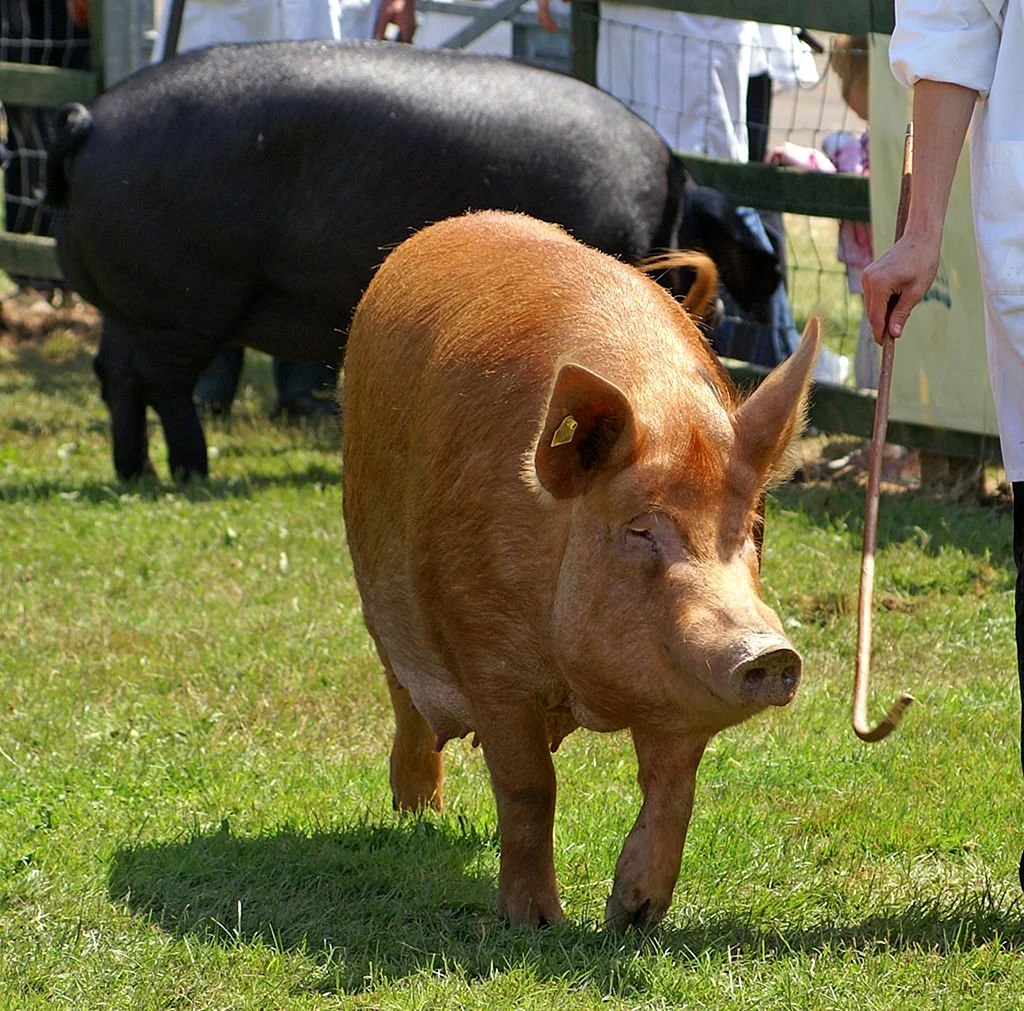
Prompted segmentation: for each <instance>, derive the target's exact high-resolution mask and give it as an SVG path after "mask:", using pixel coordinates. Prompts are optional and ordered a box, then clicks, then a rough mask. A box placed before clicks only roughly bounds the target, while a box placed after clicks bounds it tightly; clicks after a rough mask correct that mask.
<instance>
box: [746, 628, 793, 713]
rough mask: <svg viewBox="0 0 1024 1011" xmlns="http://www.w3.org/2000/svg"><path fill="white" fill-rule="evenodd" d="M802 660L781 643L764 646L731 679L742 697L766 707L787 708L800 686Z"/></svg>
mask: <svg viewBox="0 0 1024 1011" xmlns="http://www.w3.org/2000/svg"><path fill="white" fill-rule="evenodd" d="M802 671H803V660H802V659H801V658H800V654H799V653H797V651H796V650H795V649H793V648H792V647H791V646H789V645H786V644H784V643H782V642H779V643H772V644H769V645H765V646H764V647H763V648H761V649H760V650H758V652H757V653H756V654H755V655H754V656H751V657H749V658H748V659H745V660H743V661H742V662H740V663H738V664H737V665H736V666H735V667H734V668H733V670H732V672H731V674H730V680H731V681H732V682H733V684H734V686H735V690H736V693H737V694H738V695H739V696H740V697H746V698H748V699H749V700H750V701H751V702H753V703H755V704H758V705H763V706H785V705H788V704H789V703H790V702H792V701H793V696H794V695H796V690H797V687H798V685H799V684H800V675H801V673H802Z"/></svg>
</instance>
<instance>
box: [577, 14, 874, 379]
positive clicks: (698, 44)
mask: <svg viewBox="0 0 1024 1011" xmlns="http://www.w3.org/2000/svg"><path fill="white" fill-rule="evenodd" d="M577 17H578V18H579V19H581V20H582V21H584V22H586V20H587V19H589V22H590V23H589V25H588V24H586V23H584V24H578V25H577V28H576V32H577V34H576V40H577V45H578V46H579V45H580V40H581V39H582V40H584V45H585V44H586V39H587V38H588V37H589V39H590V40H591V41H590V45H591V46H592V56H591V59H592V61H593V62H592V67H593V73H592V80H593V81H594V83H596V84H597V86H598V87H600V88H601V89H602V90H604V91H607V92H609V93H610V94H612V95H614V96H615V97H616V98H618V99H619V100H621V101H622V102H623V103H624V104H625V105H627V106H628V107H629V108H630V109H632V110H633V111H634V112H636V113H637V114H638V115H640V116H641V117H643V118H644V119H645V120H647V121H648V122H649V123H651V125H652V126H654V127H655V129H656V130H657V131H658V132H659V133H660V134H661V136H662V137H663V138H664V139H665V140H666V142H667V143H668V144H669V146H670V147H672V148H673V149H675V150H676V151H678V152H679V153H680V154H681V156H682V158H683V162H684V164H686V165H687V167H688V168H689V169H690V171H691V172H692V174H693V176H694V178H695V179H696V181H697V182H699V183H704V184H707V185H711V186H715V187H716V188H718V189H720V190H722V191H723V192H725V193H726V194H727V195H728V196H729V197H731V198H732V199H733V200H734V201H735V202H736V203H737V204H739V205H741V206H745V207H747V208H752V209H753V210H756V211H757V212H758V214H757V215H753V214H748V215H747V219H746V220H747V222H748V224H749V227H750V232H751V233H752V234H756V236H757V239H756V241H760V242H762V243H764V244H765V245H766V248H771V249H774V251H775V253H776V254H777V255H778V257H779V263H780V271H781V273H782V275H783V277H784V278H785V281H784V284H783V285H782V286H780V288H779V289H778V290H776V291H775V292H774V293H773V294H772V295H771V296H770V297H769V298H768V299H767V300H766V301H765V302H764V303H762V304H758V305H753V306H752V305H739V304H737V302H736V301H735V299H733V298H731V297H730V293H729V292H725V293H724V295H723V297H724V301H725V308H726V318H725V320H724V322H723V324H722V325H721V326H720V327H719V328H718V330H717V331H716V332H715V334H714V335H713V343H714V344H715V347H716V349H717V350H718V351H719V353H720V354H723V355H726V356H729V357H735V358H741V359H744V360H746V361H752V362H754V363H756V364H761V365H771V364H774V363H775V362H776V361H777V360H779V359H780V358H781V357H784V356H785V355H786V354H787V353H788V351H790V350H792V348H793V347H794V346H795V342H796V340H797V339H798V331H799V329H801V328H802V326H803V324H804V323H805V322H806V320H807V318H808V317H809V316H811V315H812V314H814V313H818V314H820V315H821V316H822V318H823V321H824V323H825V332H826V345H827V347H828V352H829V353H826V355H825V356H824V358H823V361H822V363H821V366H820V368H819V376H818V378H819V379H821V380H824V381H829V382H833V383H841V384H847V383H849V384H853V383H856V384H857V385H861V386H873V385H875V380H876V371H877V370H876V369H875V367H874V351H873V342H871V341H870V340H869V339H868V338H867V336H866V333H863V332H862V331H863V327H862V322H861V321H862V304H861V298H860V285H859V274H860V269H861V268H862V267H863V266H864V265H866V263H868V262H870V259H871V251H872V250H871V229H870V224H869V222H868V220H867V219H868V218H869V216H870V215H869V208H868V206H867V191H866V180H865V178H864V177H865V176H866V175H867V173H868V172H869V169H870V163H869V157H868V138H867V122H866V118H865V117H866V116H867V91H868V73H867V43H866V39H864V38H857V37H852V36H844V35H840V36H837V35H835V34H833V33H830V32H826V31H816V32H808V31H805V30H803V29H799V28H797V27H789V26H778V25H765V24H759V23H757V22H754V21H737V20H731V19H727V18H721V17H715V16H709V15H707V14H703V13H699V14H698V13H688V12H683V11H677V10H669V9H662V8H658V7H647V6H638V5H636V4H632V3H620V2H604V3H602V4H601V5H600V9H599V10H598V9H597V8H596V5H589V6H587V7H585V8H583V9H582V10H581V11H578V12H577ZM576 69H577V73H580V69H581V66H580V64H579V63H578V64H577V68H576ZM584 76H586V75H584ZM769 165H770V166H772V167H771V168H769V167H768V166H769ZM840 175H848V176H851V177H856V178H858V179H859V183H860V186H861V189H859V190H857V191H854V190H853V189H850V188H849V187H847V188H846V189H837V190H836V191H835V198H834V199H833V198H832V196H830V195H829V194H828V193H826V190H825V189H824V188H823V187H825V186H830V185H833V183H834V182H835V180H838V177H839V176H840ZM826 176H827V177H835V178H834V179H833V178H829V179H826V178H825V177H826ZM843 181H845V180H839V182H840V183H841V182H843ZM766 187H767V188H766ZM768 189H770V190H771V194H770V195H771V199H766V197H767V196H769V194H768ZM801 191H802V192H801ZM796 207H800V208H802V209H803V210H801V212H800V213H795V212H794V208H796ZM779 211H786V212H787V213H779ZM823 215H832V216H831V217H826V216H823ZM846 215H849V218H848V219H846V220H843V219H844V218H845V216H846ZM751 241H755V240H753V239H752V240H751ZM859 336H860V339H859ZM860 345H863V346H860ZM869 345H870V346H869ZM859 346H860V354H858V347H859Z"/></svg>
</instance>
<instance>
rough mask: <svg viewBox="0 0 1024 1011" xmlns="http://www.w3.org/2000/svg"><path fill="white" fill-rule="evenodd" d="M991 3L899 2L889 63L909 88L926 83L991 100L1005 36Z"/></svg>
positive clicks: (977, 0) (970, 0)
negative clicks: (968, 90)
mask: <svg viewBox="0 0 1024 1011" xmlns="http://www.w3.org/2000/svg"><path fill="white" fill-rule="evenodd" d="M994 7H995V8H997V10H998V5H995V4H993V3H992V0H987V2H986V0H896V29H895V31H894V32H893V35H892V41H891V42H890V44H889V63H890V65H891V66H892V72H893V74H894V76H895V77H896V79H897V80H898V81H901V82H902V83H903V84H905V85H906V86H907V87H908V88H909V87H913V86H914V85H915V84H916V83H917V82H918V81H919V80H921V79H922V78H924V79H925V80H929V81H943V82H945V83H949V84H959V85H961V86H962V87H965V88H971V89H973V90H974V91H977V92H978V93H979V94H980V95H981V97H982V98H986V97H987V96H988V92H989V89H990V88H991V87H992V78H993V77H994V75H995V68H996V56H997V54H998V52H999V39H1000V36H1001V34H1002V30H1001V24H1000V21H999V20H997V18H996V17H994V16H993V11H992V8H994Z"/></svg>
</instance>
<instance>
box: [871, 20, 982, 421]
mask: <svg viewBox="0 0 1024 1011" xmlns="http://www.w3.org/2000/svg"><path fill="white" fill-rule="evenodd" d="M888 53H889V36H888V35H873V36H871V39H870V77H871V85H870V86H871V97H870V104H871V223H872V233H873V235H874V252H875V255H876V256H877V255H879V254H880V253H882V252H884V251H885V250H886V249H888V248H889V246H890V245H891V244H892V234H893V229H894V227H895V221H896V206H897V204H898V202H899V192H900V174H901V171H902V168H903V135H904V133H905V131H906V127H907V123H908V122H910V115H911V100H910V92H909V91H907V89H905V88H904V87H903V86H902V85H901V84H900V83H899V82H898V81H897V80H896V79H895V78H894V77H893V76H892V72H891V71H890V70H889V55H888ZM969 174H970V165H969V153H968V151H967V150H966V148H965V150H964V152H963V155H962V157H961V159H960V166H959V169H958V171H957V175H956V180H955V182H954V184H953V194H952V198H951V200H950V204H949V214H948V216H947V219H946V229H945V232H944V235H943V240H942V254H941V261H940V265H939V273H938V276H937V277H936V279H935V284H933V285H932V288H931V290H930V291H929V292H928V294H927V296H926V297H925V300H924V301H923V302H922V303H921V305H919V306H918V307H917V308H916V309H915V310H914V312H913V315H912V316H911V317H910V322H909V324H908V325H907V327H906V330H905V331H904V334H903V336H902V337H901V338H900V339H899V342H898V343H897V345H896V364H895V368H894V371H893V385H892V404H891V408H890V416H891V417H892V418H893V419H894V420H898V421H910V422H916V423H918V424H922V425H929V426H933V427H936V428H952V429H958V430H960V431H965V432H977V433H979V434H985V435H995V434H996V433H997V428H996V411H995V405H994V403H993V401H992V392H991V389H990V387H989V382H988V368H987V362H986V357H985V328H984V310H983V306H982V298H981V282H980V280H979V276H978V256H977V249H976V246H975V243H974V225H973V222H972V217H971V191H970V179H969Z"/></svg>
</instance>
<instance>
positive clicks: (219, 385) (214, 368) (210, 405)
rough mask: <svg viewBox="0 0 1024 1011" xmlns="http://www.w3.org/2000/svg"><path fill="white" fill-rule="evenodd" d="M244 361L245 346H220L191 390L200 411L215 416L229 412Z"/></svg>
mask: <svg viewBox="0 0 1024 1011" xmlns="http://www.w3.org/2000/svg"><path fill="white" fill-rule="evenodd" d="M244 362H245V348H243V347H226V348H221V350H220V351H219V352H218V353H217V357H216V358H214V360H213V361H212V362H210V364H209V366H208V367H207V369H206V371H205V372H204V373H203V374H202V375H201V376H200V377H199V380H198V381H197V382H196V385H195V389H194V390H193V391H192V399H193V400H195V402H196V407H198V408H199V411H200V412H201V413H209V414H212V415H215V416H216V415H227V414H230V413H231V404H232V401H234V399H235V394H236V393H237V392H238V380H239V379H240V377H241V375H242V365H243V364H244Z"/></svg>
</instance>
